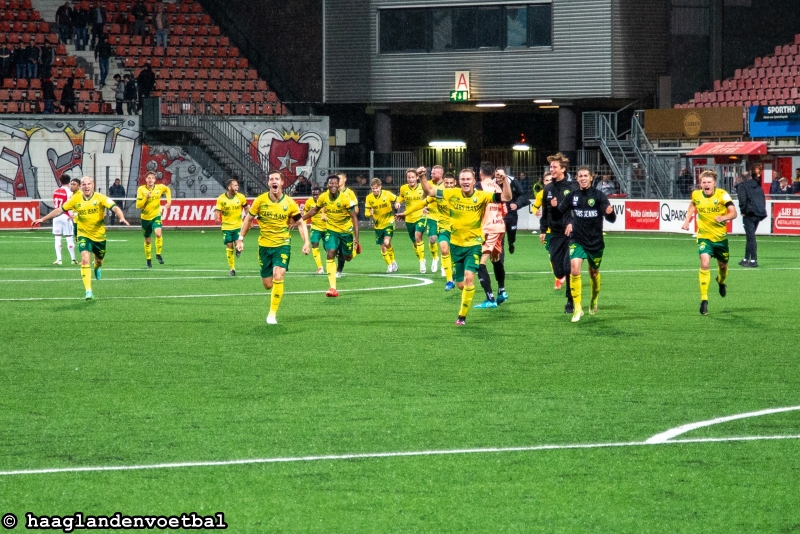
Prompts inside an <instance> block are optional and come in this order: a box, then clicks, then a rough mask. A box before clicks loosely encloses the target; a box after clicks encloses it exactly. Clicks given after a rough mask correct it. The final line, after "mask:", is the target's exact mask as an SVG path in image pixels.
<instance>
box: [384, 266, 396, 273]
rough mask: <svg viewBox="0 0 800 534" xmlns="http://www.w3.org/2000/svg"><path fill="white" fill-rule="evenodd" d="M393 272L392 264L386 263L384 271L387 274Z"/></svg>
mask: <svg viewBox="0 0 800 534" xmlns="http://www.w3.org/2000/svg"><path fill="white" fill-rule="evenodd" d="M393 272H394V269H392V265H391V264H389V265H387V266H386V273H387V274H388V273H393Z"/></svg>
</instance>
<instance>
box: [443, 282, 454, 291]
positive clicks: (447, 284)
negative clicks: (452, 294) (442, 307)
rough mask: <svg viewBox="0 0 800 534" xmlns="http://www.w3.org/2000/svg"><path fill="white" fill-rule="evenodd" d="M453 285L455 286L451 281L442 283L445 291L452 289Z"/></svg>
mask: <svg viewBox="0 0 800 534" xmlns="http://www.w3.org/2000/svg"><path fill="white" fill-rule="evenodd" d="M454 287H456V285H455V284H454V283H453V282H447V283H446V284H445V285H444V290H445V291H452V290H453V288H454Z"/></svg>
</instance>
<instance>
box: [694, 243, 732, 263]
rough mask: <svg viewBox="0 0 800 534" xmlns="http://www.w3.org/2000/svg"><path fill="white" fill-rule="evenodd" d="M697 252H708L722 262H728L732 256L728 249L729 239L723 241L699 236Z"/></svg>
mask: <svg viewBox="0 0 800 534" xmlns="http://www.w3.org/2000/svg"><path fill="white" fill-rule="evenodd" d="M697 252H698V254H708V255H709V256H711V257H712V258H716V259H717V260H719V261H721V262H722V263H728V260H729V259H730V257H731V254H730V252H729V251H728V240H727V239H725V240H723V241H711V240H710V239H699V238H698V240H697Z"/></svg>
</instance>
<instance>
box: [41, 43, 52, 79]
mask: <svg viewBox="0 0 800 534" xmlns="http://www.w3.org/2000/svg"><path fill="white" fill-rule="evenodd" d="M39 49H40V50H41V53H42V58H41V60H40V67H39V77H40V78H42V79H44V78H52V77H53V56H54V52H55V51H54V50H53V46H52V45H51V44H50V43H47V42H46V43H44V44H43V45H42V46H41V47H39Z"/></svg>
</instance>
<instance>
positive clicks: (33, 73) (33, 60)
mask: <svg viewBox="0 0 800 534" xmlns="http://www.w3.org/2000/svg"><path fill="white" fill-rule="evenodd" d="M25 50H26V52H25V58H26V59H27V71H28V72H27V78H28V79H29V80H32V79H34V78H38V77H39V61H40V60H41V59H42V51H41V50H39V47H38V46H36V42H35V41H34V40H33V39H31V42H30V43H28V46H27V47H26V48H25Z"/></svg>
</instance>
